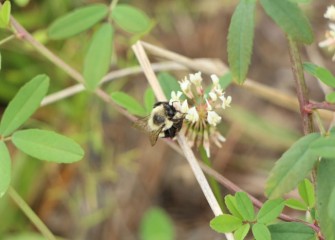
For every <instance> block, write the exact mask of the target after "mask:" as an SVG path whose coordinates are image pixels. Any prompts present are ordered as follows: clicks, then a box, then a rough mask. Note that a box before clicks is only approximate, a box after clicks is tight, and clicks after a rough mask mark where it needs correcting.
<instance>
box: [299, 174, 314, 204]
mask: <svg viewBox="0 0 335 240" xmlns="http://www.w3.org/2000/svg"><path fill="white" fill-rule="evenodd" d="M298 190H299V195H300V197H301V198H302V199H303V200H304V202H305V203H306V204H307V206H308V207H309V208H313V207H314V206H315V192H314V186H313V184H312V183H311V182H310V181H309V180H308V179H304V180H303V181H302V182H301V183H300V184H299V186H298Z"/></svg>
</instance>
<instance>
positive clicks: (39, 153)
mask: <svg viewBox="0 0 335 240" xmlns="http://www.w3.org/2000/svg"><path fill="white" fill-rule="evenodd" d="M12 141H13V143H14V145H15V146H16V147H17V148H18V149H20V150H21V151H22V152H24V153H26V154H28V155H30V156H32V157H35V158H37V159H40V160H45V161H51V162H57V163H72V162H76V161H79V160H80V159H82V158H83V156H84V150H83V149H82V148H81V147H80V146H79V145H78V144H77V143H76V142H75V141H73V140H72V139H70V138H67V137H65V136H63V135H60V134H57V133H55V132H51V131H45V130H39V129H28V130H21V131H17V132H15V133H14V134H13V136H12Z"/></svg>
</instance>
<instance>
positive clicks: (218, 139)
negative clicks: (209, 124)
mask: <svg viewBox="0 0 335 240" xmlns="http://www.w3.org/2000/svg"><path fill="white" fill-rule="evenodd" d="M211 140H213V142H214V143H215V145H216V146H218V147H222V144H221V143H222V142H225V141H226V138H225V137H224V136H222V135H221V134H220V133H219V132H218V131H215V132H214V133H213V134H211Z"/></svg>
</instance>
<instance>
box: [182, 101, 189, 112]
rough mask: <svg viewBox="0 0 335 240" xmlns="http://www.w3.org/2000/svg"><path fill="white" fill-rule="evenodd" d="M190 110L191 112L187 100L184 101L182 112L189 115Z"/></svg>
mask: <svg viewBox="0 0 335 240" xmlns="http://www.w3.org/2000/svg"><path fill="white" fill-rule="evenodd" d="M188 110H189V108H188V103H187V100H184V101H183V103H182V104H181V107H180V111H181V112H182V113H187V112H188Z"/></svg>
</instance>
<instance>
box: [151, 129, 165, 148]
mask: <svg viewBox="0 0 335 240" xmlns="http://www.w3.org/2000/svg"><path fill="white" fill-rule="evenodd" d="M163 127H164V126H162V127H161V128H159V129H158V130H155V131H150V132H149V138H150V143H151V146H153V145H155V144H156V142H157V139H158V137H159V134H160V133H161V132H162V130H163Z"/></svg>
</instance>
